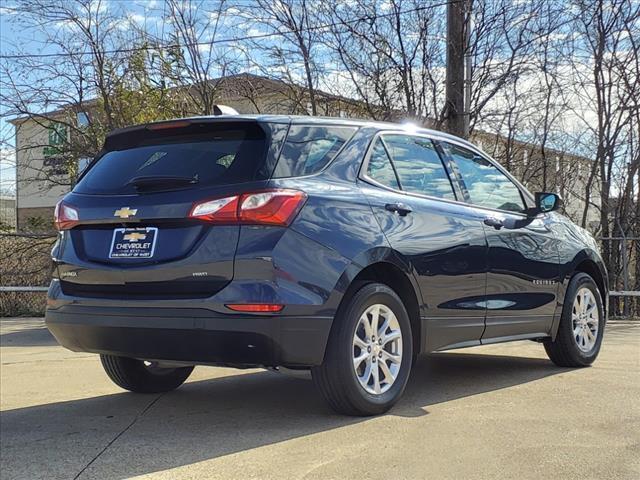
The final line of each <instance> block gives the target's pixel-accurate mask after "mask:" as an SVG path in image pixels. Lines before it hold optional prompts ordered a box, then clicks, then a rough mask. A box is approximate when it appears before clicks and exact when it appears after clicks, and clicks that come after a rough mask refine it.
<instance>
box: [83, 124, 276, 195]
mask: <svg viewBox="0 0 640 480" xmlns="http://www.w3.org/2000/svg"><path fill="white" fill-rule="evenodd" d="M266 151H267V139H266V135H265V133H264V131H263V130H262V128H261V127H259V126H258V125H256V124H247V125H244V126H242V127H239V126H237V125H236V126H232V125H228V126H224V125H222V126H220V125H218V126H213V127H210V128H209V130H208V131H207V132H206V133H196V134H194V133H189V134H175V133H169V134H167V135H164V136H163V137H161V138H160V137H158V135H157V134H155V135H154V136H151V138H149V139H147V140H145V139H144V137H142V138H141V139H138V141H137V142H136V144H135V145H133V146H132V148H126V149H122V150H113V151H109V152H107V153H106V154H104V155H103V156H102V157H101V158H100V159H99V160H98V161H97V162H96V164H95V165H94V166H93V167H92V168H91V169H90V170H89V171H88V172H87V173H86V175H85V176H84V177H83V178H82V179H81V180H80V182H79V183H78V184H77V185H76V187H75V189H74V191H76V192H78V193H94V194H100V193H114V194H117V193H136V192H138V191H140V189H141V188H142V189H148V190H154V189H155V190H163V189H170V188H176V187H180V188H184V187H185V186H187V187H188V186H189V185H194V186H196V185H197V186H206V185H221V184H232V183H242V182H248V181H253V180H264V179H266V178H268V172H265V169H264V168H263V167H264V163H265V157H266ZM189 179H191V180H189Z"/></svg>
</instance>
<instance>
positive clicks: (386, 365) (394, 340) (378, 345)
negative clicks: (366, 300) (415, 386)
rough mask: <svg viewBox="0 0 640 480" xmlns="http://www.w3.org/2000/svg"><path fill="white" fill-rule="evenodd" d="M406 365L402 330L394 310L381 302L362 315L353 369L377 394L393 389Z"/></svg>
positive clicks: (363, 383) (359, 322) (354, 348)
mask: <svg viewBox="0 0 640 480" xmlns="http://www.w3.org/2000/svg"><path fill="white" fill-rule="evenodd" d="M401 365H402V331H401V330H400V323H399V322H398V319H397V318H396V316H395V314H394V313H393V310H391V308H389V307H388V306H386V305H383V304H380V303H377V304H375V305H371V306H370V307H368V308H367V309H366V310H365V311H364V313H363V314H362V315H361V316H360V319H359V320H358V324H357V325H356V329H355V332H354V334H353V368H354V370H355V373H356V376H357V377H358V381H359V382H360V386H362V388H364V390H365V391H366V392H368V393H370V394H373V395H380V394H383V393H385V392H386V391H387V390H389V389H390V388H391V387H392V385H393V383H394V382H395V380H396V378H397V377H398V374H399V372H400V367H401Z"/></svg>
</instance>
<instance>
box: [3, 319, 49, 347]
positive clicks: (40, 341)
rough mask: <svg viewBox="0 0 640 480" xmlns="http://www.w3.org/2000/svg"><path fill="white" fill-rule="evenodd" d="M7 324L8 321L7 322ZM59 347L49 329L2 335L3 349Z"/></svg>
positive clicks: (24, 330) (23, 330) (27, 329)
mask: <svg viewBox="0 0 640 480" xmlns="http://www.w3.org/2000/svg"><path fill="white" fill-rule="evenodd" d="M5 322H6V320H5ZM55 345H58V342H56V339H55V338H53V335H51V333H50V332H49V329H47V327H44V326H42V327H36V328H22V329H20V330H17V331H10V332H6V333H2V334H0V346H2V347H53V346H55Z"/></svg>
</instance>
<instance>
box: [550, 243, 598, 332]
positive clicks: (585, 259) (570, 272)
mask: <svg viewBox="0 0 640 480" xmlns="http://www.w3.org/2000/svg"><path fill="white" fill-rule="evenodd" d="M578 273H586V274H587V275H589V276H590V277H591V278H593V281H594V282H595V283H596V285H597V287H598V291H599V292H600V297H601V298H602V306H603V308H604V316H605V318H607V314H608V311H609V287H608V285H609V283H608V276H607V271H606V268H605V267H604V263H603V262H602V259H601V258H600V255H599V254H598V253H597V252H595V251H591V250H588V249H585V250H582V251H580V252H579V253H578V254H577V255H576V256H575V257H574V259H573V261H572V262H571V263H570V265H569V266H568V268H566V269H565V274H564V275H563V279H562V285H561V291H560V292H559V293H560V294H561V298H560V299H559V300H560V301H559V302H558V310H557V312H556V315H555V317H556V318H555V319H554V322H553V326H552V330H551V338H552V339H555V338H556V335H557V333H558V327H559V325H560V318H561V316H562V310H563V308H564V303H565V297H566V294H567V290H568V288H569V282H570V281H571V279H572V278H573V277H574V276H575V275H576V274H578Z"/></svg>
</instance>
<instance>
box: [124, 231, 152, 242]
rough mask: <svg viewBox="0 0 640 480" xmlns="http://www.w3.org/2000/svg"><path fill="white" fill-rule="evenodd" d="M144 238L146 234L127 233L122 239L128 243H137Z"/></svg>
mask: <svg viewBox="0 0 640 480" xmlns="http://www.w3.org/2000/svg"><path fill="white" fill-rule="evenodd" d="M145 238H147V234H146V233H138V232H131V233H127V234H126V235H125V236H124V237H122V239H123V240H129V241H130V242H137V241H138V240H144V239H145Z"/></svg>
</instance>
